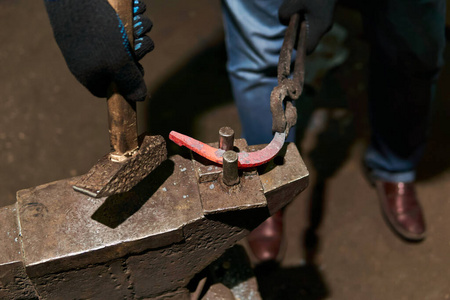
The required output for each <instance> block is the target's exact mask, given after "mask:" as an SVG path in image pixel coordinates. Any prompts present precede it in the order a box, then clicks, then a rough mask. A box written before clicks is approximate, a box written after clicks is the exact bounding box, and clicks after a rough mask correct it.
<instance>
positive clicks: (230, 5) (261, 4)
mask: <svg viewBox="0 0 450 300" xmlns="http://www.w3.org/2000/svg"><path fill="white" fill-rule="evenodd" d="M280 4H281V1H280V0H257V1H250V0H248V1H247V0H246V1H236V0H223V1H222V7H223V17H224V25H225V26H224V27H225V41H226V47H227V53H228V63H227V69H228V73H229V76H230V81H231V86H232V89H233V96H234V99H235V102H236V105H237V107H238V110H239V116H240V119H241V124H242V132H243V136H244V137H245V138H246V139H247V142H248V143H249V144H250V145H252V144H261V143H268V142H270V141H271V140H272V137H273V135H272V114H271V112H270V93H271V91H272V89H273V87H274V86H276V85H277V73H276V72H277V64H278V57H279V53H280V49H281V45H282V42H283V38H284V32H285V28H286V27H285V26H283V25H281V24H280V23H279V21H278V7H279V6H280ZM289 136H290V140H291V141H292V140H293V137H294V136H295V132H292V131H291V133H290V135H289Z"/></svg>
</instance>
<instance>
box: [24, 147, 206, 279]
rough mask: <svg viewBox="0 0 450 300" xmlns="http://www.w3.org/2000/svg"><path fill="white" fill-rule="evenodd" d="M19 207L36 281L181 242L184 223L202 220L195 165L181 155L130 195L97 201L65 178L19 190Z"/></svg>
mask: <svg viewBox="0 0 450 300" xmlns="http://www.w3.org/2000/svg"><path fill="white" fill-rule="evenodd" d="M18 205H19V216H20V221H21V225H22V236H23V238H24V242H23V245H24V250H25V255H26V260H25V263H26V265H27V267H28V268H29V270H30V275H31V274H32V276H34V277H37V276H41V275H43V274H47V273H56V272H61V271H63V270H69V269H73V268H80V267H83V266H86V265H90V264H95V263H101V262H105V261H109V260H112V259H115V258H120V257H122V256H124V255H129V254H130V253H138V252H141V251H145V250H148V249H149V248H155V247H163V246H166V245H169V244H171V243H174V242H179V241H180V240H182V238H183V235H182V231H181V228H182V227H183V225H184V224H186V223H187V222H192V221H193V220H196V219H198V218H200V217H201V216H202V209H201V205H200V200H199V195H198V192H197V183H196V181H195V174H194V171H193V169H192V164H191V163H190V161H189V160H186V159H183V158H181V157H179V156H175V157H172V158H171V159H170V160H168V161H166V162H165V163H163V164H162V165H161V166H160V167H159V168H158V169H156V170H155V171H154V172H153V173H152V174H151V175H150V176H148V177H147V178H146V179H145V180H144V181H143V182H141V183H140V184H139V185H138V186H136V187H135V188H134V189H133V190H131V191H130V192H128V193H124V194H119V195H115V196H112V197H109V198H101V199H95V198H91V197H87V196H85V195H83V194H80V193H76V192H75V191H73V189H71V188H70V180H61V181H57V182H54V183H50V184H46V185H42V186H39V187H36V188H32V189H28V190H22V191H19V192H18ZM37 211H39V213H37Z"/></svg>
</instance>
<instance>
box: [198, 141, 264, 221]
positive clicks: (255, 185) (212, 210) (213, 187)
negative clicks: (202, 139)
mask: <svg viewBox="0 0 450 300" xmlns="http://www.w3.org/2000/svg"><path fill="white" fill-rule="evenodd" d="M211 145H217V144H211ZM234 146H235V147H236V148H237V149H238V150H239V151H243V152H245V151H247V141H246V140H244V139H236V140H235V141H234ZM196 157H197V156H196V155H193V158H194V159H193V163H194V166H195V170H196V171H197V174H198V175H197V176H198V177H199V178H200V180H199V184H198V189H199V191H200V199H201V202H202V207H203V212H204V213H205V214H206V215H209V214H216V213H223V212H226V211H233V210H242V209H252V208H258V207H264V206H267V201H266V198H265V197H264V193H263V188H262V186H261V182H260V180H259V178H258V174H257V173H256V172H254V171H253V170H247V172H243V171H241V172H239V176H240V179H239V184H237V185H233V186H228V185H227V184H226V183H224V182H223V173H222V172H221V171H222V168H221V167H216V168H213V167H212V166H211V165H209V164H207V165H202V163H201V161H197V160H196V159H195V158H196ZM208 170H210V171H209V173H208ZM205 173H206V174H208V179H212V178H214V179H213V180H201V178H202V176H204V174H205ZM211 173H213V174H214V175H215V176H214V177H213V176H211Z"/></svg>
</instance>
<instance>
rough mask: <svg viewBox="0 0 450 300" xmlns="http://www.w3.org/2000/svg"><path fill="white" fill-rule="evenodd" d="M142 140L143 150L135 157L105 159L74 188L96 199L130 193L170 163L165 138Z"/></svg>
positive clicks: (105, 157)
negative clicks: (155, 171)
mask: <svg viewBox="0 0 450 300" xmlns="http://www.w3.org/2000/svg"><path fill="white" fill-rule="evenodd" d="M141 139H142V142H141V146H140V148H139V150H138V151H137V152H136V153H134V155H133V156H131V157H129V158H127V159H126V160H125V161H121V162H114V161H111V159H110V157H109V154H108V155H105V156H104V157H103V158H101V159H100V160H99V161H98V162H97V163H96V164H95V165H94V166H93V167H92V169H91V170H89V172H88V173H86V174H85V175H83V176H82V177H81V178H79V180H78V181H77V182H75V183H74V186H73V188H74V189H75V190H76V191H79V192H82V193H84V194H86V195H88V196H91V197H95V198H100V197H106V196H110V195H114V194H118V193H124V192H128V191H129V190H130V189H131V188H133V187H134V186H135V185H136V184H137V183H139V182H140V181H141V180H142V179H144V178H145V177H146V176H147V175H148V174H150V172H152V171H153V170H154V169H155V168H156V167H158V166H159V165H160V164H161V163H162V162H163V161H164V160H166V159H167V150H166V142H165V141H164V138H163V137H161V136H159V135H157V136H147V135H143V136H141Z"/></svg>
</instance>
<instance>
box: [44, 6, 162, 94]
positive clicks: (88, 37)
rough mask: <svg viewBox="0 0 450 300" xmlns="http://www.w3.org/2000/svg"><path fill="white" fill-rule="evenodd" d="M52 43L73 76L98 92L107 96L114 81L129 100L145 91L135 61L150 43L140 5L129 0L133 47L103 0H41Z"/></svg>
mask: <svg viewBox="0 0 450 300" xmlns="http://www.w3.org/2000/svg"><path fill="white" fill-rule="evenodd" d="M44 2H45V6H46V8H47V12H48V15H49V18H50V23H51V25H52V28H53V32H54V35H55V39H56V42H57V44H58V46H59V48H60V49H61V52H62V54H63V56H64V58H65V60H66V63H67V65H68V67H69V69H70V71H71V72H72V74H73V75H75V77H76V78H77V79H78V81H80V82H81V83H82V84H83V85H84V86H85V87H86V88H88V89H89V91H90V92H91V93H92V94H94V95H95V96H97V97H106V92H107V89H108V86H109V85H110V84H111V83H112V82H115V83H116V85H117V88H118V90H119V92H120V93H121V94H122V96H124V97H125V99H127V100H130V101H142V100H144V99H145V97H146V95H147V88H146V86H145V83H144V80H143V75H144V71H143V68H142V67H141V65H140V64H139V63H138V60H140V59H141V58H142V57H143V56H144V55H145V54H147V53H148V52H150V51H152V50H153V48H154V45H153V41H152V40H151V39H150V38H149V37H148V36H146V35H145V34H146V33H147V32H149V31H150V29H151V27H152V22H151V21H150V20H149V19H148V18H146V17H144V16H143V12H144V11H145V5H144V4H143V3H142V2H140V1H138V0H134V2H133V3H134V4H133V5H134V7H133V8H134V10H133V14H134V36H135V43H134V49H131V45H130V43H129V41H128V37H127V34H126V32H125V28H124V26H123V24H122V22H121V20H120V19H119V17H118V15H117V13H116V12H115V10H114V9H113V8H112V7H111V6H110V5H109V4H108V2H107V0H44Z"/></svg>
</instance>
